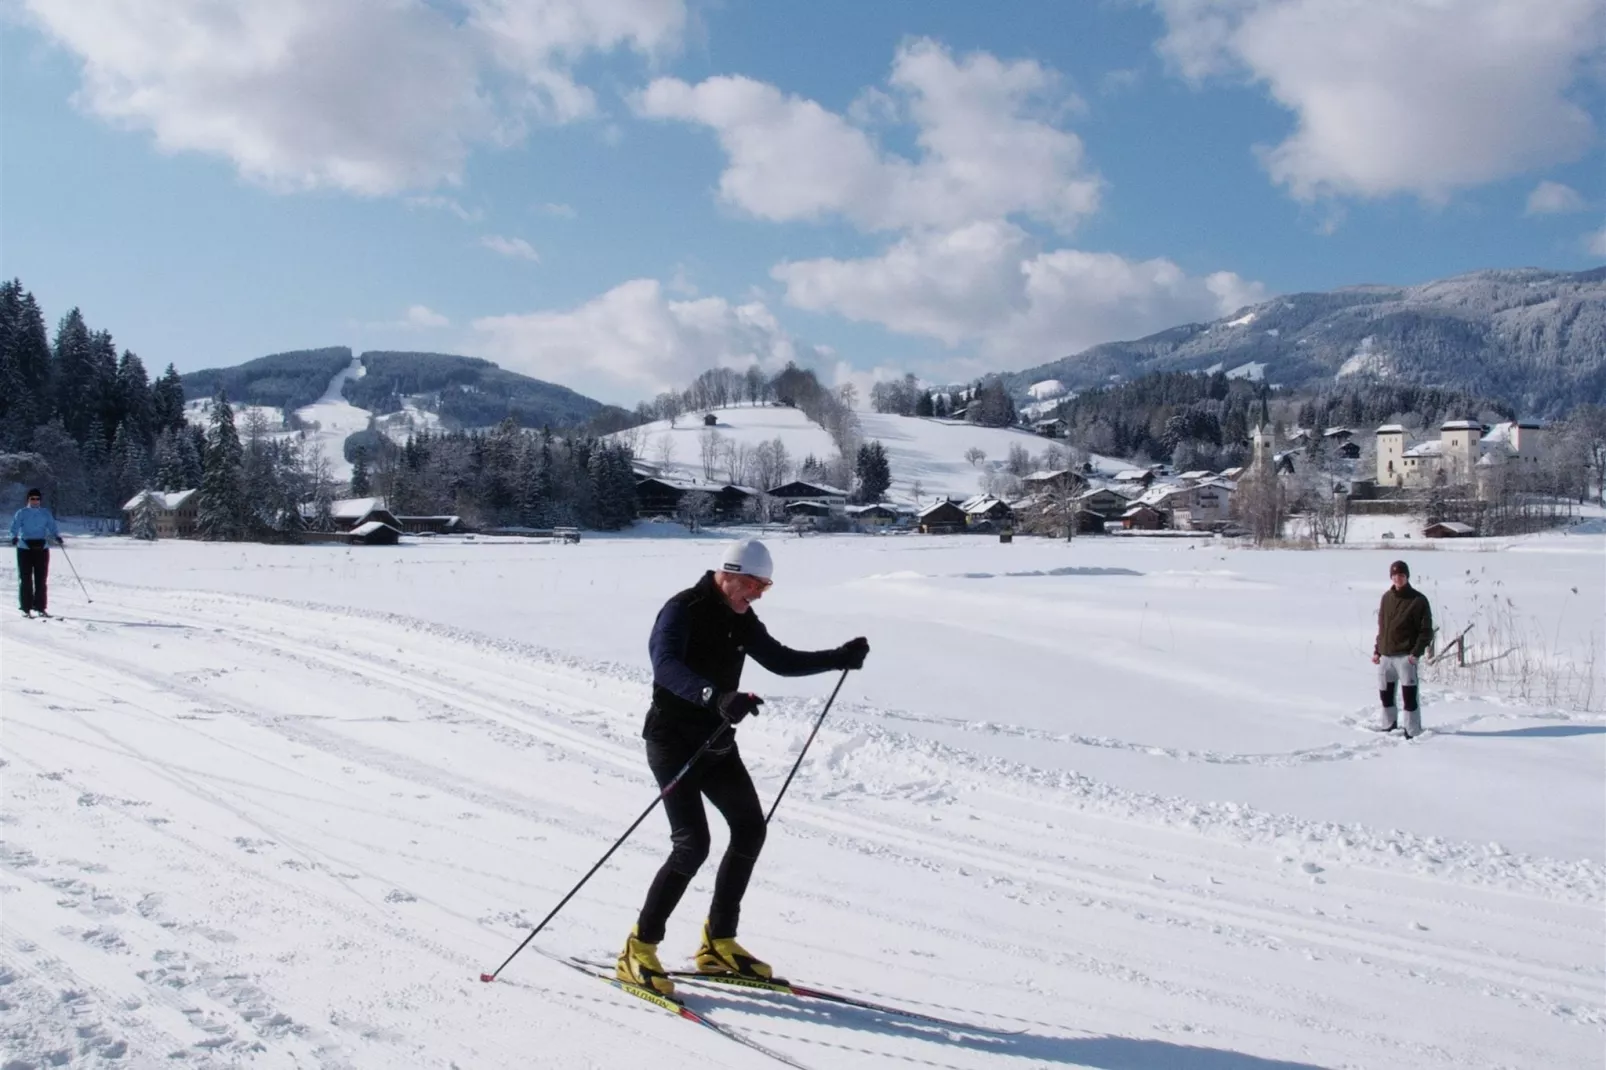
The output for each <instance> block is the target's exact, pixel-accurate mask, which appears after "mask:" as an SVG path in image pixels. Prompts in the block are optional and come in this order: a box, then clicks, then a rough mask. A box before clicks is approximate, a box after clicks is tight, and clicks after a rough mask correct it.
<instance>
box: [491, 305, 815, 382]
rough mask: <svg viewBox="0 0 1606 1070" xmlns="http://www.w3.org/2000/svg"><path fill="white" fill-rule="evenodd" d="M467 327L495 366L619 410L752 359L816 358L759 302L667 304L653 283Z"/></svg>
mask: <svg viewBox="0 0 1606 1070" xmlns="http://www.w3.org/2000/svg"><path fill="white" fill-rule="evenodd" d="M473 327H474V332H475V335H476V338H475V340H474V342H473V348H474V349H475V350H477V351H478V352H480V353H482V354H483V355H484V356H486V357H488V358H490V359H491V360H494V361H496V362H497V363H499V364H501V365H502V367H504V368H508V369H509V370H512V371H517V372H523V373H524V374H526V375H532V376H535V377H536V378H539V379H546V380H548V381H551V382H558V383H563V384H565V385H567V386H570V387H572V388H573V389H575V390H579V391H581V392H582V393H586V394H590V395H591V396H593V397H596V398H600V399H603V400H608V401H614V402H617V403H620V404H626V405H630V404H634V403H635V402H637V401H640V400H643V399H645V398H650V397H653V396H654V395H656V394H658V393H659V392H661V391H663V390H668V389H671V388H674V389H679V388H681V387H684V386H685V385H686V384H687V383H688V382H690V381H691V380H692V379H693V378H694V377H696V375H697V374H698V373H699V372H702V371H704V370H706V369H708V368H711V367H731V368H746V367H748V366H749V365H751V364H753V363H754V362H755V361H756V362H757V363H758V364H760V365H761V366H763V367H765V368H766V369H770V370H779V369H780V368H781V367H782V366H783V365H784V364H785V363H786V362H787V361H788V360H797V361H798V362H799V363H800V364H810V363H813V362H815V361H816V360H818V358H819V355H820V354H819V352H818V351H816V350H814V349H813V348H812V347H809V346H806V345H801V344H799V343H798V342H796V341H795V340H794V339H793V338H792V337H791V336H790V335H789V334H788V333H787V332H786V331H785V330H784V329H782V327H781V325H780V323H779V322H778V321H777V320H776V318H775V316H774V314H773V313H772V312H771V311H770V310H769V309H768V308H767V307H765V306H764V305H763V304H761V303H758V302H749V303H745V304H733V303H731V302H729V301H727V300H725V299H724V298H720V297H704V298H697V299H693V300H687V301H672V300H669V299H668V298H667V297H666V296H665V292H664V287H663V286H662V285H661V284H660V283H659V282H658V280H656V279H632V280H631V281H629V282H625V283H622V284H620V285H618V286H615V287H614V288H613V289H611V290H609V291H608V292H607V293H605V294H602V295H600V296H598V297H595V298H593V299H592V300H590V301H588V302H586V303H585V304H583V305H580V306H579V307H577V308H574V309H569V310H566V311H542V312H530V313H524V314H514V315H505V316H487V317H484V318H481V319H477V320H475V321H474V323H473Z"/></svg>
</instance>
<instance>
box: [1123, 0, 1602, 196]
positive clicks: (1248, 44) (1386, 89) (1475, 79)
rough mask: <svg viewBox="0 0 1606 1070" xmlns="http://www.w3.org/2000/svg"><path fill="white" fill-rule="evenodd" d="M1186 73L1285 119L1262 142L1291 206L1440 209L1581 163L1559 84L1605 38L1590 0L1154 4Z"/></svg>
mask: <svg viewBox="0 0 1606 1070" xmlns="http://www.w3.org/2000/svg"><path fill="white" fill-rule="evenodd" d="M1153 2H1154V3H1155V4H1156V5H1157V6H1158V7H1159V9H1160V10H1161V12H1162V13H1163V14H1164V16H1165V19H1166V23H1167V33H1166V36H1165V37H1164V39H1163V40H1162V41H1161V42H1160V45H1159V49H1160V52H1161V53H1162V55H1164V56H1165V57H1166V58H1167V60H1168V61H1170V63H1171V64H1172V65H1173V66H1174V67H1175V69H1177V70H1178V71H1179V72H1180V73H1182V74H1183V75H1184V76H1185V77H1187V78H1190V79H1193V80H1195V81H1200V80H1203V79H1205V78H1209V77H1213V76H1224V77H1237V78H1244V79H1247V80H1249V81H1252V82H1255V83H1260V84H1264V85H1265V87H1266V88H1267V90H1268V92H1269V93H1270V94H1271V96H1272V97H1273V98H1274V99H1275V100H1276V101H1277V102H1278V103H1279V104H1281V105H1283V106H1284V107H1286V108H1288V109H1289V110H1290V111H1292V112H1293V113H1294V114H1295V115H1296V117H1297V120H1298V122H1297V126H1296V128H1295V130H1294V132H1293V133H1292V134H1291V135H1290V136H1289V137H1288V138H1287V139H1286V140H1285V141H1283V142H1282V143H1281V144H1280V145H1277V146H1276V147H1274V148H1269V149H1262V150H1260V152H1261V157H1262V162H1263V164H1264V165H1265V167H1266V169H1267V170H1268V172H1269V173H1270V174H1271V177H1272V179H1273V180H1274V181H1275V182H1277V183H1278V184H1280V185H1282V186H1285V187H1287V189H1288V190H1289V192H1290V193H1291V194H1293V196H1294V197H1296V198H1298V199H1300V200H1312V199H1315V198H1318V197H1327V196H1358V197H1381V196H1388V195H1391V194H1398V193H1410V194H1416V195H1419V196H1421V197H1423V198H1426V199H1429V200H1441V199H1443V198H1444V197H1446V196H1447V195H1448V194H1449V193H1450V192H1452V191H1454V190H1455V189H1458V188H1464V187H1471V186H1477V185H1480V184H1483V183H1486V182H1492V181H1496V180H1499V179H1503V178H1507V177H1510V176H1512V175H1517V174H1522V173H1524V172H1527V171H1530V170H1533V169H1535V168H1539V167H1543V166H1546V165H1549V164H1553V163H1556V162H1559V161H1563V160H1568V159H1572V158H1575V157H1577V156H1578V155H1579V154H1580V153H1582V152H1583V151H1585V149H1586V148H1587V147H1588V146H1589V145H1590V143H1591V142H1592V141H1593V139H1594V136H1595V129H1594V123H1593V121H1592V120H1591V118H1590V116H1589V114H1588V113H1587V112H1586V111H1585V110H1584V109H1583V108H1582V107H1580V106H1579V105H1578V104H1577V103H1575V102H1574V100H1573V99H1572V96H1571V93H1570V90H1571V89H1572V88H1573V87H1574V85H1575V83H1576V82H1577V81H1578V80H1579V79H1580V78H1582V77H1586V73H1585V72H1586V64H1587V63H1588V62H1590V57H1593V56H1597V55H1598V53H1599V50H1600V49H1601V48H1602V47H1603V45H1606V5H1603V4H1602V3H1601V2H1600V0H1543V2H1535V0H1153Z"/></svg>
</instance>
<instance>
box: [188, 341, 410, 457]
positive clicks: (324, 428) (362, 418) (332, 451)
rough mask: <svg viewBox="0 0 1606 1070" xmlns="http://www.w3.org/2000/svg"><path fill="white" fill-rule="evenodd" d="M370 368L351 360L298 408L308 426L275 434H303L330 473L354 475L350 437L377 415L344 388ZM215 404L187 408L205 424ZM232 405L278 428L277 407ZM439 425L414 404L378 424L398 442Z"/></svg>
mask: <svg viewBox="0 0 1606 1070" xmlns="http://www.w3.org/2000/svg"><path fill="white" fill-rule="evenodd" d="M366 371H367V369H366V368H365V367H364V366H363V363H362V360H361V359H360V358H358V357H353V358H352V361H351V364H350V365H349V366H347V367H346V368H344V369H342V370H341V371H340V372H339V373H338V374H337V375H335V377H334V378H333V379H331V380H330V381H329V386H328V388H327V389H326V390H325V391H324V393H323V396H322V397H321V398H319V399H318V400H317V401H315V402H313V403H312V404H310V405H303V406H302V407H301V408H299V409H297V410H296V412H295V415H296V417H297V419H299V420H300V421H301V422H302V425H303V427H304V428H305V430H302V431H299V432H297V431H280V432H276V434H275V437H289V436H293V435H299V437H300V438H301V440H302V441H303V442H305V443H308V444H309V445H310V444H313V443H316V445H317V446H318V448H320V449H322V450H323V456H324V458H325V459H326V460H327V461H328V462H329V471H330V474H331V475H332V476H333V477H334V478H335V479H337V480H341V481H345V480H349V479H350V478H351V462H350V461H349V460H347V459H346V439H347V438H348V437H350V436H351V435H354V434H356V433H357V432H358V431H366V430H367V429H368V426H369V423H370V421H372V419H373V413H371V412H369V411H368V410H367V409H360V408H358V407H357V406H355V405H353V404H352V403H351V402H349V401H347V400H346V398H345V396H344V395H343V394H342V393H341V391H342V389H343V388H344V387H345V385H346V383H347V381H349V380H352V379H361V378H362V377H363V375H364V374H365V372H366ZM211 407H212V403H211V401H210V400H209V399H207V398H199V399H197V400H194V401H190V402H187V403H186V404H185V406H184V412H185V415H186V417H188V419H189V421H190V422H191V423H192V424H197V425H199V426H203V427H204V426H205V425H206V422H207V414H208V413H209V412H210V411H211ZM231 407H232V408H233V409H234V419H235V422H236V424H238V423H239V422H240V421H242V420H244V418H245V416H246V413H248V412H250V411H252V410H253V409H254V410H255V411H258V412H260V413H262V415H263V416H264V417H266V418H267V420H268V421H269V424H270V425H271V426H273V427H275V428H277V427H279V426H280V423H281V420H280V418H279V411H278V410H277V409H273V408H266V407H263V406H260V405H257V406H252V405H241V404H234V405H232V406H231ZM439 425H440V419H439V417H437V416H435V414H434V413H430V412H425V411H423V410H421V409H419V408H418V407H417V406H416V405H412V404H409V405H407V406H406V407H405V408H404V409H403V410H402V411H400V412H396V413H390V414H388V415H386V416H385V417H384V418H383V419H382V420H380V421H379V422H378V424H377V426H378V428H379V430H380V431H382V432H383V433H384V434H385V435H386V437H388V438H390V439H391V440H392V441H395V442H404V441H406V439H407V436H408V435H409V434H412V433H413V432H415V431H418V430H421V429H423V428H426V427H439Z"/></svg>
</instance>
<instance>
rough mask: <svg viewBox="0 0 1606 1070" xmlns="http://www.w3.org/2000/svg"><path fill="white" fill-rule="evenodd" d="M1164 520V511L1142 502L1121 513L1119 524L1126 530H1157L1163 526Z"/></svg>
mask: <svg viewBox="0 0 1606 1070" xmlns="http://www.w3.org/2000/svg"><path fill="white" fill-rule="evenodd" d="M1165 522H1166V517H1165V514H1164V513H1162V512H1161V511H1160V510H1159V509H1156V508H1155V507H1154V506H1152V505H1147V504H1145V503H1143V502H1139V503H1138V504H1136V505H1134V506H1132V507H1131V508H1129V509H1128V510H1127V511H1126V512H1124V513H1122V514H1121V526H1122V527H1123V528H1125V529H1126V530H1128V531H1159V530H1160V529H1161V528H1163V527H1165Z"/></svg>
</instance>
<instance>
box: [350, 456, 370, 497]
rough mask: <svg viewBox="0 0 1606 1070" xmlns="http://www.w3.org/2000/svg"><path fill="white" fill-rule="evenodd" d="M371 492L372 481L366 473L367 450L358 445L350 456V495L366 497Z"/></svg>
mask: <svg viewBox="0 0 1606 1070" xmlns="http://www.w3.org/2000/svg"><path fill="white" fill-rule="evenodd" d="M373 492H374V485H373V481H372V479H370V478H369V475H368V451H367V450H365V449H363V448H362V447H361V446H358V447H357V449H356V450H355V451H354V452H353V454H352V458H351V496H352V497H353V498H367V497H369V496H370V495H372V494H373Z"/></svg>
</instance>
